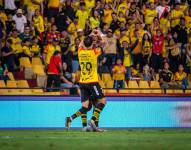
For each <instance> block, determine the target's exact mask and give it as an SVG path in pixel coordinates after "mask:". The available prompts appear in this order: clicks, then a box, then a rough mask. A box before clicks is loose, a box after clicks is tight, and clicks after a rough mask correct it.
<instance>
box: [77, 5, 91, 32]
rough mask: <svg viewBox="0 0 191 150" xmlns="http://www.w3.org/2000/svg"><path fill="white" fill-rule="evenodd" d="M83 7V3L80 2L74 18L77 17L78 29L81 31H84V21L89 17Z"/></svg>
mask: <svg viewBox="0 0 191 150" xmlns="http://www.w3.org/2000/svg"><path fill="white" fill-rule="evenodd" d="M85 6H86V4H85V2H80V9H79V10H77V12H76V16H77V17H78V24H79V28H80V29H82V30H84V29H85V25H86V21H87V19H88V16H89V15H88V12H87V11H86V10H85Z"/></svg>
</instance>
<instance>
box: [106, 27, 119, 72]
mask: <svg viewBox="0 0 191 150" xmlns="http://www.w3.org/2000/svg"><path fill="white" fill-rule="evenodd" d="M104 52H105V58H106V64H107V66H108V68H109V70H110V71H111V67H112V65H114V64H115V60H116V53H117V39H116V38H115V36H113V33H112V30H111V29H109V30H108V32H107V36H106V45H105V50H104Z"/></svg>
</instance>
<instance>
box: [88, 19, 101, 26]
mask: <svg viewBox="0 0 191 150" xmlns="http://www.w3.org/2000/svg"><path fill="white" fill-rule="evenodd" d="M89 20H90V26H91V28H92V29H95V28H97V27H99V24H100V22H99V19H98V18H94V17H90V19H89Z"/></svg>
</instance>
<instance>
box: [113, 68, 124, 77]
mask: <svg viewBox="0 0 191 150" xmlns="http://www.w3.org/2000/svg"><path fill="white" fill-rule="evenodd" d="M125 70H126V69H125V67H124V66H123V65H116V66H114V67H113V72H114V73H113V79H114V80H125Z"/></svg>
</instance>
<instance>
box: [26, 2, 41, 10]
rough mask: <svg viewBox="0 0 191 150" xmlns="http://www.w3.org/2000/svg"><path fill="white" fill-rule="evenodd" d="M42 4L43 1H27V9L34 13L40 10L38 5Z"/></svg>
mask: <svg viewBox="0 0 191 150" xmlns="http://www.w3.org/2000/svg"><path fill="white" fill-rule="evenodd" d="M42 2H43V0H28V8H29V9H30V10H32V11H35V10H36V9H39V10H40V4H41V3H42Z"/></svg>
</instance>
